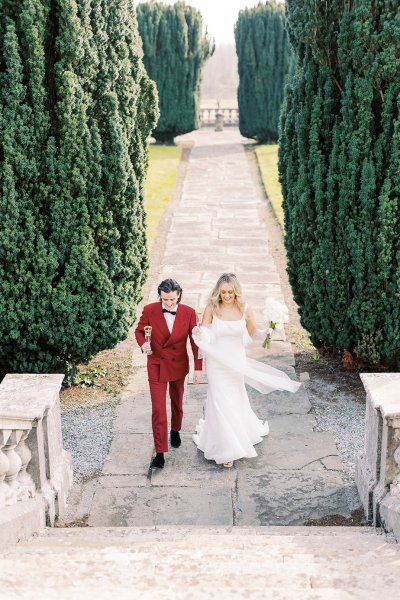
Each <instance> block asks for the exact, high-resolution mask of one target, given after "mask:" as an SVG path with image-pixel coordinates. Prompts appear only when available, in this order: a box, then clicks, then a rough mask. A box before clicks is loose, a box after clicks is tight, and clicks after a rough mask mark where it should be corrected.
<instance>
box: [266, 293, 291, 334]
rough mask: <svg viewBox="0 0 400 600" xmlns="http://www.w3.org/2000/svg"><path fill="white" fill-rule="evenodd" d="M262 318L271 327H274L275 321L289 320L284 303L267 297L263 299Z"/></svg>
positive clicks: (284, 321)
mask: <svg viewBox="0 0 400 600" xmlns="http://www.w3.org/2000/svg"><path fill="white" fill-rule="evenodd" d="M264 318H265V320H266V321H267V323H269V324H270V326H271V327H273V328H275V326H276V324H277V323H282V324H283V323H286V322H287V321H289V311H288V308H287V306H286V304H283V303H282V302H280V301H279V300H275V298H267V299H266V301H265V308H264Z"/></svg>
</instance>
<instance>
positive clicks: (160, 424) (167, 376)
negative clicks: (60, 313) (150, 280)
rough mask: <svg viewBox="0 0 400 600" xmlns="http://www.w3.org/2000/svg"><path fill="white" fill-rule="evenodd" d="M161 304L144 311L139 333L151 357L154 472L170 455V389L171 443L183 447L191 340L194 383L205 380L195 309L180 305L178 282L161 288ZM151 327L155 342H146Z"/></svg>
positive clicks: (150, 377) (137, 337)
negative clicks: (194, 332) (195, 335)
mask: <svg viewBox="0 0 400 600" xmlns="http://www.w3.org/2000/svg"><path fill="white" fill-rule="evenodd" d="M158 297H159V302H154V303H153V304H148V305H147V306H145V307H144V309H143V313H142V316H141V317H140V320H139V323H138V326H137V327H136V330H135V336H136V340H137V343H138V344H139V346H140V347H141V349H142V352H144V353H145V354H147V373H148V376H149V386H150V396H151V404H152V426H153V437H154V447H155V449H156V456H155V457H154V458H153V460H152V462H151V465H150V468H152V469H153V468H159V469H162V468H163V467H164V463H165V460H164V452H168V422H167V386H168V384H169V396H170V398H171V433H170V442H171V446H173V447H174V448H179V446H180V445H181V436H180V434H179V432H180V430H181V427H182V417H183V410H182V402H183V392H184V383H185V378H186V375H187V374H188V372H189V356H188V353H187V349H186V344H187V339H188V338H189V340H190V344H191V346H192V351H193V356H194V368H195V373H194V378H193V383H199V382H200V379H201V370H202V361H201V359H199V355H198V348H197V346H196V344H195V343H194V341H193V338H192V329H193V328H194V327H196V313H195V311H194V309H193V308H191V307H190V306H186V305H185V304H180V301H181V297H182V289H181V287H180V285H179V284H178V283H177V282H176V281H174V279H165V280H164V281H162V282H161V283H160V285H159V286H158ZM149 325H150V327H151V340H150V341H146V336H145V328H146V327H147V326H149Z"/></svg>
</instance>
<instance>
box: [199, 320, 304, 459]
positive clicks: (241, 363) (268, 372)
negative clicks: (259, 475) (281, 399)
mask: <svg viewBox="0 0 400 600" xmlns="http://www.w3.org/2000/svg"><path fill="white" fill-rule="evenodd" d="M200 330H201V335H193V338H194V340H195V342H196V344H197V345H198V347H199V348H200V349H201V350H202V353H203V355H204V358H205V367H206V373H207V381H208V392H207V401H206V407H205V419H200V421H199V423H198V425H197V427H196V433H195V434H194V435H193V441H194V442H195V444H196V445H197V447H198V448H199V450H202V451H203V452H204V456H205V458H207V459H208V460H215V462H216V463H217V464H222V463H224V462H229V461H233V460H237V459H239V458H251V457H253V456H257V452H256V451H255V449H254V444H258V443H259V442H261V441H262V438H263V436H265V435H267V434H268V432H269V427H268V423H267V422H266V421H265V422H262V421H260V419H258V417H257V416H256V415H255V413H254V412H253V410H252V408H251V406H250V402H249V398H248V396H247V391H246V387H245V383H247V384H249V385H250V386H252V387H254V388H255V389H257V390H258V391H260V392H261V393H264V394H268V393H269V392H272V391H274V390H288V391H291V392H295V391H296V390H297V389H298V388H299V386H300V383H298V382H296V381H293V380H291V379H290V377H288V375H286V373H283V372H282V371H279V370H278V369H274V368H273V367H270V366H268V365H265V364H264V363H261V362H259V361H256V360H253V359H250V358H247V357H246V351H245V346H246V344H247V343H248V341H251V339H250V337H249V335H248V333H247V328H246V320H245V317H244V316H243V317H242V318H241V319H239V320H237V321H225V320H222V319H219V318H218V317H217V316H215V315H214V316H213V321H212V323H211V326H209V327H204V326H202V327H200Z"/></svg>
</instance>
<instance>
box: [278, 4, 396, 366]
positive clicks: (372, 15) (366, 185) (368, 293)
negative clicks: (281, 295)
mask: <svg viewBox="0 0 400 600" xmlns="http://www.w3.org/2000/svg"><path fill="white" fill-rule="evenodd" d="M316 6H318V9H317V10H316ZM286 7H287V17H288V24H289V28H290V36H291V39H292V42H293V45H294V47H295V49H296V54H297V71H296V74H295V76H294V78H293V80H292V82H291V84H290V86H289V88H288V93H287V99H286V105H285V109H284V111H283V117H282V135H281V140H280V174H281V182H282V187H283V195H284V211H285V222H286V248H287V252H288V261H289V276H290V281H291V284H292V288H293V291H294V296H295V299H296V301H297V303H298V304H299V307H300V314H301V321H302V324H303V325H304V327H305V328H306V329H307V330H308V331H309V332H310V333H311V336H312V340H313V342H314V343H315V344H316V345H318V346H321V345H324V346H328V347H332V348H336V349H341V350H347V351H348V352H349V353H350V354H351V355H352V357H353V358H356V359H358V362H359V361H364V362H367V363H373V364H377V363H386V364H390V365H397V366H398V367H399V366H400V287H399V286H400V210H399V198H400V116H399V108H400V77H399V73H400V53H399V48H400V47H399V39H400V21H399V19H398V2H397V1H395V0H391V1H390V0H387V1H384V2H383V1H381V0H357V1H355V2H352V3H348V2H344V1H339V0H334V1H332V2H328V3H319V4H318V5H316V3H315V2H314V1H312V0H306V1H304V0H302V1H301V2H300V1H298V0H297V1H296V0H289V1H288V2H286Z"/></svg>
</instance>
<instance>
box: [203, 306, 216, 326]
mask: <svg viewBox="0 0 400 600" xmlns="http://www.w3.org/2000/svg"><path fill="white" fill-rule="evenodd" d="M212 320H213V310H212V306H211V305H210V304H207V306H206V308H205V311H204V314H203V318H202V320H201V324H202V325H205V326H206V327H207V326H208V325H211V323H212Z"/></svg>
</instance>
